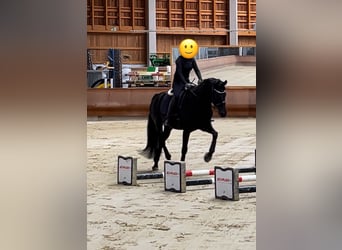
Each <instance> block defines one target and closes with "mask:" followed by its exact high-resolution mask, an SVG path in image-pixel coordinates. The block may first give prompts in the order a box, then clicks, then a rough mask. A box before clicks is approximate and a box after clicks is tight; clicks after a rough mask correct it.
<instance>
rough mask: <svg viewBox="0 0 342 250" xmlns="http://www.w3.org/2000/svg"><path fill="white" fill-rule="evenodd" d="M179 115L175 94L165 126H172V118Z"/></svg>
mask: <svg viewBox="0 0 342 250" xmlns="http://www.w3.org/2000/svg"><path fill="white" fill-rule="evenodd" d="M176 117H177V98H176V97H175V96H174V97H173V98H171V100H170V103H169V108H168V110H167V115H166V120H165V126H171V122H170V121H171V120H173V119H175V118H176Z"/></svg>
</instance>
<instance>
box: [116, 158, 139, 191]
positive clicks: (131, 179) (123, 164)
mask: <svg viewBox="0 0 342 250" xmlns="http://www.w3.org/2000/svg"><path fill="white" fill-rule="evenodd" d="M117 177H118V184H124V185H132V186H136V185H137V158H133V157H124V156H118V171H117Z"/></svg>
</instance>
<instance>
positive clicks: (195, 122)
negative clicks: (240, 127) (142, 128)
mask: <svg viewBox="0 0 342 250" xmlns="http://www.w3.org/2000/svg"><path fill="white" fill-rule="evenodd" d="M226 84H227V81H224V82H223V81H221V80H219V79H216V78H209V79H205V80H204V81H203V82H202V83H200V84H199V85H197V86H195V87H193V88H190V89H187V90H185V91H184V92H183V93H182V94H181V95H180V97H179V101H178V104H177V105H178V109H179V114H178V115H179V120H178V121H175V120H172V119H171V120H170V121H169V125H168V126H164V122H165V119H166V113H167V106H168V103H169V101H170V98H171V97H170V95H169V94H168V93H167V92H162V93H158V94H155V95H154V96H153V97H152V100H151V104H150V112H149V116H148V123H147V144H146V147H145V148H144V149H143V150H142V152H141V153H142V154H143V155H144V156H146V157H147V158H149V159H151V158H152V157H153V160H154V165H153V167H152V170H154V171H155V170H158V161H159V158H160V154H161V150H162V149H163V150H164V153H165V158H166V159H167V160H170V159H171V154H170V153H169V151H168V149H167V147H166V145H165V141H166V140H167V138H168V137H169V136H170V133H171V130H172V129H179V130H183V144H182V155H181V159H180V160H181V161H184V160H185V155H186V153H187V151H188V141H189V137H190V133H191V132H193V131H195V130H197V129H200V130H202V131H204V132H207V133H210V134H212V141H211V145H210V148H209V152H207V153H206V154H205V155H204V160H205V161H206V162H209V161H210V160H211V158H212V155H213V153H214V152H215V147H216V139H217V136H218V133H217V131H215V129H214V128H213V127H212V125H211V122H212V120H211V119H212V115H213V111H212V104H213V105H214V107H216V108H217V110H218V113H219V114H220V116H221V117H225V116H226V114H227V112H226V102H225V100H226V91H225V85H226Z"/></svg>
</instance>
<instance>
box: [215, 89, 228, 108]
mask: <svg viewBox="0 0 342 250" xmlns="http://www.w3.org/2000/svg"><path fill="white" fill-rule="evenodd" d="M213 90H214V91H215V92H216V93H218V94H219V95H224V94H226V91H220V90H217V89H215V88H213ZM213 104H214V106H215V107H218V106H220V105H223V104H226V98H224V99H223V101H221V102H218V103H214V102H213Z"/></svg>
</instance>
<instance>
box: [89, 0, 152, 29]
mask: <svg viewBox="0 0 342 250" xmlns="http://www.w3.org/2000/svg"><path fill="white" fill-rule="evenodd" d="M145 9H146V0H87V25H88V31H89V30H95V31H99V30H110V31H120V30H131V29H140V30H141V29H145V28H146V15H145Z"/></svg>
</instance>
